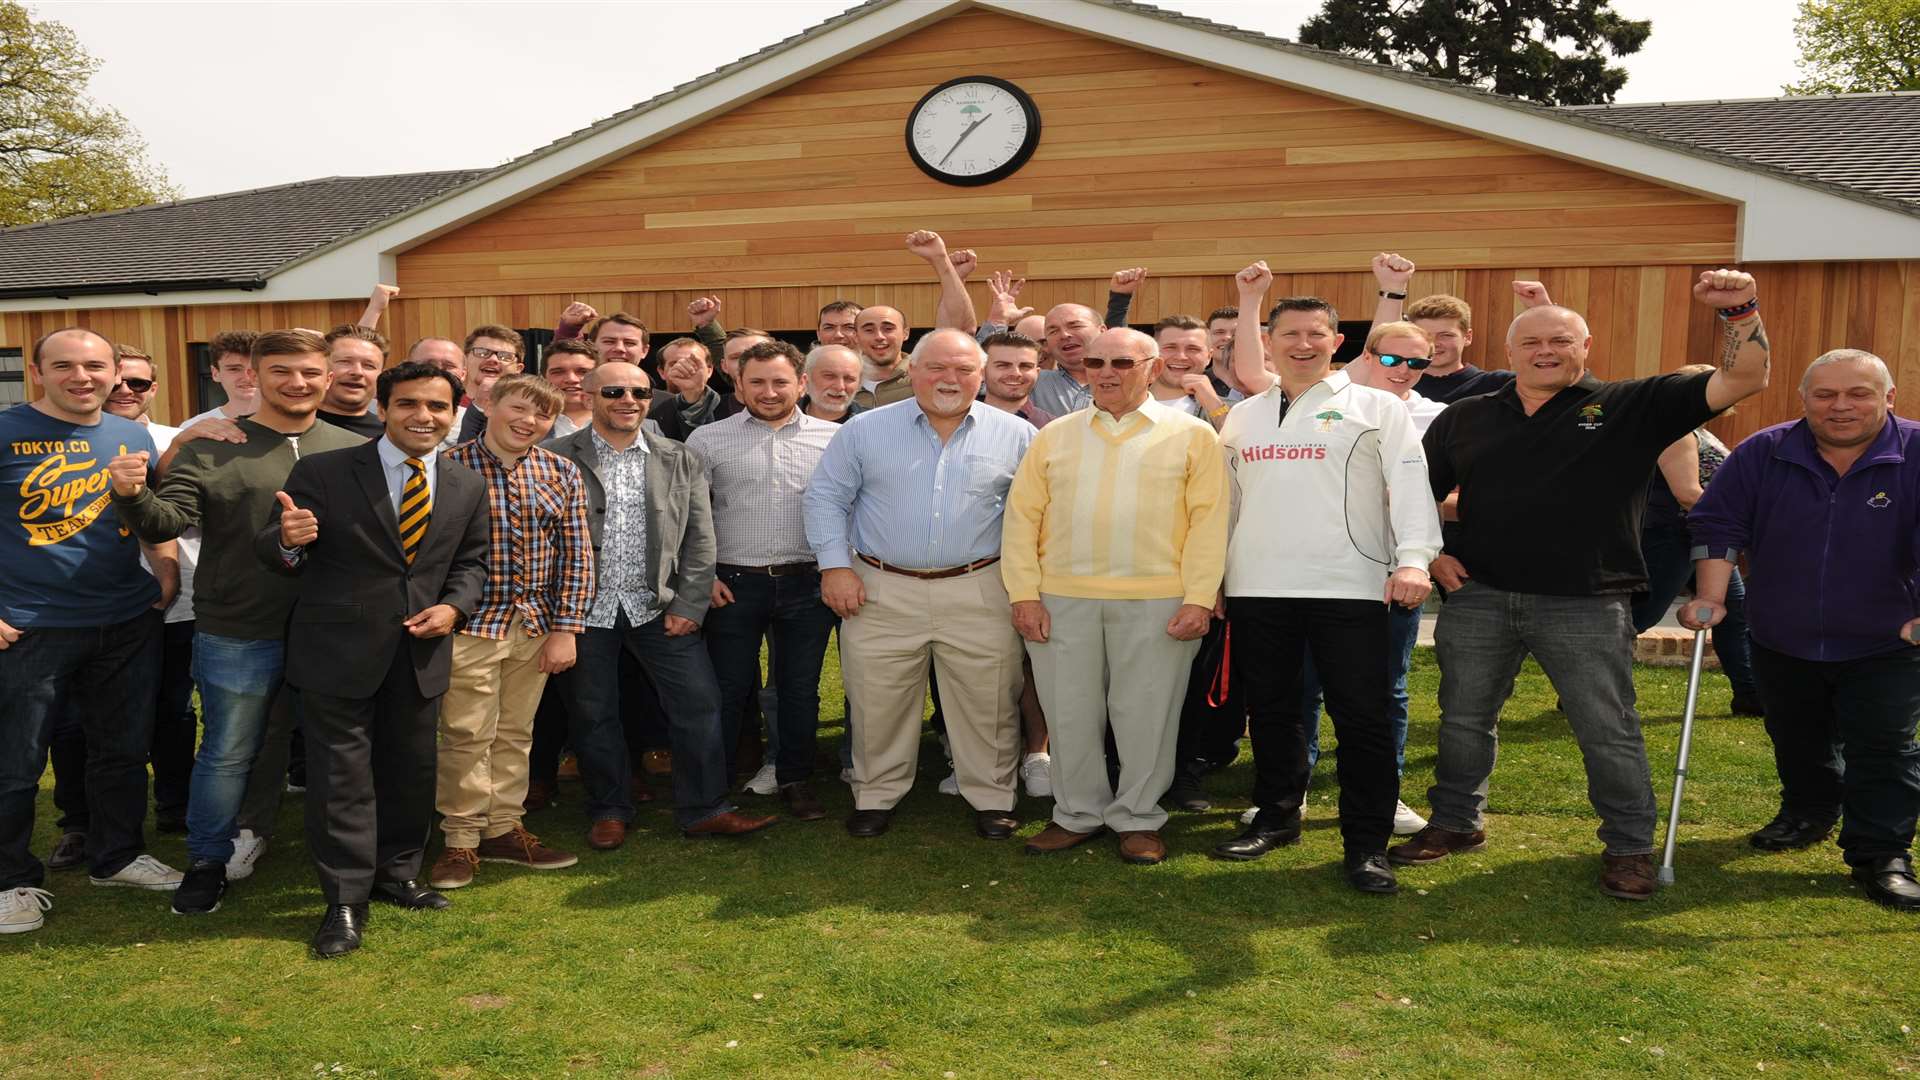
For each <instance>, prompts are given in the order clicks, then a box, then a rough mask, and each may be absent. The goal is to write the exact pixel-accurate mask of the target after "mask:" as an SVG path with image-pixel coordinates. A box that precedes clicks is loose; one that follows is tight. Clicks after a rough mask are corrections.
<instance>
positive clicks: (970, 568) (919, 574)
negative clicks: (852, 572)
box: [859, 555, 1000, 581]
mask: <svg viewBox="0 0 1920 1080" xmlns="http://www.w3.org/2000/svg"><path fill="white" fill-rule="evenodd" d="M859 558H860V561H861V562H863V563H866V564H867V565H868V566H871V567H873V568H874V569H876V570H885V571H886V572H887V573H889V574H899V575H900V576H901V577H910V578H919V579H920V580H921V581H938V580H940V579H941V578H950V577H959V576H960V575H961V574H971V573H973V572H974V571H975V570H978V569H980V568H981V567H983V566H992V565H993V564H994V563H997V562H999V561H1000V556H998V555H994V556H991V557H989V558H985V559H980V560H978V561H976V562H970V563H968V564H966V565H965V566H949V567H946V568H944V569H941V570H910V569H908V568H907V567H904V566H895V565H893V564H892V563H883V562H881V561H880V560H879V559H876V558H874V557H873V556H871V555H861V556H859Z"/></svg>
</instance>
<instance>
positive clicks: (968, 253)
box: [947, 248, 980, 281]
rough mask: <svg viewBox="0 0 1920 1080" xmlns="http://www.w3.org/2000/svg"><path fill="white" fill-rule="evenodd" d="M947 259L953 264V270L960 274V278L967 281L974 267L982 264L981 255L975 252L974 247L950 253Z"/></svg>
mask: <svg viewBox="0 0 1920 1080" xmlns="http://www.w3.org/2000/svg"><path fill="white" fill-rule="evenodd" d="M947 261H948V262H950V263H952V264H953V272H954V273H956V274H959V275H960V280H961V281H965V280H967V278H968V277H970V276H971V275H972V274H973V271H974V268H975V267H977V266H979V265H980V256H978V255H976V254H974V251H973V249H972V248H961V249H960V250H959V251H956V252H954V253H953V254H951V255H948V256H947Z"/></svg>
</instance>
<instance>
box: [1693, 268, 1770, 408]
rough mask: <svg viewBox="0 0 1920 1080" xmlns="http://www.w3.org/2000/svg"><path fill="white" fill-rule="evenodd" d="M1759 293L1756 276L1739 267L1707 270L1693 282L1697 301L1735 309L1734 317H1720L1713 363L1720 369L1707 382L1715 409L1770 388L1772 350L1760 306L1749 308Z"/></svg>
mask: <svg viewBox="0 0 1920 1080" xmlns="http://www.w3.org/2000/svg"><path fill="white" fill-rule="evenodd" d="M1756 295H1757V294H1756V291H1755V287H1754V283H1753V275H1752V274H1744V273H1741V272H1740V271H1738V270H1708V271H1706V272H1704V273H1702V274H1701V275H1700V280H1699V281H1696V282H1694V285H1693V298H1694V299H1695V300H1698V301H1699V302H1700V303H1702V304H1705V305H1707V306H1708V307H1710V308H1713V309H1715V310H1716V311H1721V312H1725V311H1729V310H1732V311H1734V312H1735V314H1734V315H1733V317H1732V318H1726V317H1724V316H1723V317H1722V318H1721V319H1720V335H1719V346H1720V347H1719V352H1718V354H1717V355H1716V356H1715V357H1714V365H1713V366H1714V367H1715V368H1718V369H1719V370H1717V371H1715V372H1714V373H1713V378H1712V379H1710V380H1708V382H1707V404H1708V405H1709V406H1711V407H1712V408H1713V410H1714V411H1715V412H1718V411H1720V410H1722V409H1727V408H1731V407H1732V406H1733V404H1734V403H1735V402H1737V401H1739V400H1740V399H1742V398H1748V397H1752V396H1753V395H1755V394H1757V393H1759V392H1760V391H1762V390H1765V389H1766V388H1767V374H1768V369H1769V368H1770V367H1771V365H1772V359H1773V349H1772V346H1771V344H1770V343H1769V342H1768V341H1767V331H1766V328H1765V327H1764V326H1762V325H1761V323H1760V311H1759V309H1758V308H1748V305H1749V303H1750V302H1752V301H1753V300H1754V298H1755V296H1756ZM1742 309H1745V310H1742Z"/></svg>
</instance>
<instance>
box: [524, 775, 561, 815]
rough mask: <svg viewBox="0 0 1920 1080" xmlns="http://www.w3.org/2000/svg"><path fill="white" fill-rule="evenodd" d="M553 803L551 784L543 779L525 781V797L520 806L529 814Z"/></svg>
mask: <svg viewBox="0 0 1920 1080" xmlns="http://www.w3.org/2000/svg"><path fill="white" fill-rule="evenodd" d="M552 805H553V785H552V784H549V783H547V782H546V781H545V780H529V781H527V798H526V801H525V802H522V803H521V804H520V808H521V809H523V810H525V811H526V812H527V813H529V814H531V813H533V812H534V811H536V810H545V809H546V808H547V807H549V806H552Z"/></svg>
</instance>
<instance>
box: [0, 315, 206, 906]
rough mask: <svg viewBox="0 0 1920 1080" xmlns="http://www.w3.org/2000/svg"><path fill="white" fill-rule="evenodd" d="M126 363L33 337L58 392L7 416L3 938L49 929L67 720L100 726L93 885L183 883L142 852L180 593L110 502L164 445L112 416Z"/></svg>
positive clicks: (0, 820)
mask: <svg viewBox="0 0 1920 1080" xmlns="http://www.w3.org/2000/svg"><path fill="white" fill-rule="evenodd" d="M118 369H119V365H118V362H117V360H116V359H115V356H114V349H113V343H112V342H109V341H108V340H107V339H106V338H104V337H101V336H100V335H99V334H96V333H94V332H93V331H91V330H81V329H67V330H56V331H54V332H53V333H51V334H48V335H47V336H45V337H43V338H41V339H40V340H39V341H36V342H34V344H33V353H32V358H31V370H32V371H33V374H34V381H36V382H38V383H39V384H40V387H41V389H43V390H44V391H45V394H44V396H42V397H41V398H40V400H38V401H35V402H33V403H31V404H27V405H19V406H15V407H14V408H12V409H9V410H7V411H6V412H5V413H0V701H3V702H6V708H5V712H4V715H5V722H4V723H0V933H20V932H24V931H30V930H38V929H39V928H40V927H41V926H42V925H43V924H44V923H45V916H44V914H43V912H45V911H46V910H48V909H49V908H50V907H51V906H52V897H51V896H50V895H49V894H48V893H47V892H46V891H45V890H43V889H41V888H40V887H39V886H40V885H41V883H42V882H43V881H45V880H46V868H45V867H44V866H43V865H41V862H40V860H39V859H37V858H35V857H34V855H33V853H32V852H31V851H30V850H29V849H28V846H27V845H28V841H29V840H30V839H31V837H32V836H33V805H34V796H35V795H36V794H37V793H38V787H39V783H40V773H41V771H42V769H43V768H44V767H45V765H46V761H47V740H48V738H49V736H50V735H51V733H52V729H53V724H54V722H55V721H56V720H58V719H59V718H60V717H61V716H62V715H63V714H65V715H72V716H74V717H77V718H78V720H79V722H80V723H81V724H82V725H83V726H84V728H85V731H86V741H87V807H88V811H89V817H90V821H89V823H88V830H87V856H88V868H87V872H88V875H89V877H90V879H91V880H92V882H93V883H94V884H95V885H120V886H131V887H133V888H141V889H156V890H167V891H171V890H172V889H173V888H174V886H176V885H178V884H179V883H180V873H179V871H177V870H174V869H172V868H171V867H168V866H166V865H165V864H163V863H161V862H159V861H158V860H156V859H154V858H153V857H152V856H150V855H145V854H142V853H141V849H142V847H143V846H144V839H143V836H142V825H143V824H144V823H145V821H146V813H147V747H148V744H149V743H150V742H151V741H152V738H153V716H154V695H155V693H156V691H157V689H158V684H159V677H160V625H161V614H160V609H162V608H165V607H166V601H168V600H171V599H172V597H171V595H167V596H165V597H164V598H163V596H162V592H163V590H162V589H161V587H160V586H159V585H158V584H157V583H156V582H155V581H154V578H153V577H152V576H151V575H149V574H148V573H147V572H146V571H145V570H143V569H141V566H140V543H139V541H137V540H135V539H134V538H133V537H132V536H131V535H129V534H128V533H127V532H126V530H124V529H121V528H120V527H119V526H120V521H119V519H118V518H117V517H116V516H115V515H114V514H112V513H111V512H109V510H108V507H109V505H110V503H111V499H112V494H111V491H110V490H109V480H108V475H107V463H108V462H109V461H111V460H112V459H113V458H114V457H115V456H116V454H121V453H128V452H133V453H139V452H142V451H144V452H146V453H148V454H152V453H153V449H154V447H153V439H152V438H151V437H150V436H149V435H148V434H147V432H146V430H145V429H144V428H142V427H141V426H140V425H139V424H136V423H134V422H133V421H131V420H127V419H125V418H123V417H119V416H112V415H103V414H102V412H101V410H102V407H103V406H104V405H105V404H106V401H107V395H108V394H109V393H110V392H111V391H112V390H113V387H114V384H115V383H116V382H117V381H118V378H119V376H118ZM169 546H170V545H169ZM163 561H164V560H162V559H161V558H159V557H156V558H155V560H154V565H155V566H156V567H159V566H161V565H162V564H163ZM175 581H176V584H177V578H176V579H175ZM167 592H168V593H169V594H170V592H171V590H167Z"/></svg>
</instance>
